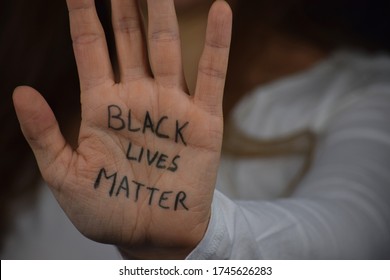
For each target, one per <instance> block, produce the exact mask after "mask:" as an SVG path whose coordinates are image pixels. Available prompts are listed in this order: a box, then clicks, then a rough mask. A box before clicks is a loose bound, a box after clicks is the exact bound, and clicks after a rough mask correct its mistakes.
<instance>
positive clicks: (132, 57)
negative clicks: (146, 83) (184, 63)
mask: <svg viewBox="0 0 390 280" xmlns="http://www.w3.org/2000/svg"><path fill="white" fill-rule="evenodd" d="M111 5H112V25H113V29H114V33H115V41H116V48H117V53H118V60H119V70H120V73H121V80H129V79H130V80H133V79H138V78H140V77H145V76H148V75H149V74H150V73H149V70H148V67H149V66H148V62H147V52H146V46H145V40H144V33H143V27H142V19H141V14H140V10H139V7H138V0H112V1H111Z"/></svg>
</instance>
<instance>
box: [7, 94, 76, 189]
mask: <svg viewBox="0 0 390 280" xmlns="http://www.w3.org/2000/svg"><path fill="white" fill-rule="evenodd" d="M13 100H14V106H15V110H16V113H17V116H18V119H19V123H20V126H21V129H22V132H23V134H24V136H25V138H26V140H27V142H28V143H29V144H30V146H31V148H32V150H33V152H34V155H35V158H36V160H37V162H38V165H39V168H40V170H41V173H42V175H43V177H44V178H45V180H46V181H47V182H48V183H49V184H50V185H52V186H59V185H61V182H62V181H63V180H64V178H65V175H66V170H68V168H67V167H68V163H69V162H70V159H71V157H72V148H71V147H70V146H69V145H68V144H67V143H66V141H65V139H64V137H63V136H62V134H61V132H60V129H59V127H58V123H57V121H56V119H55V117H54V114H53V112H52V110H51V109H50V107H49V105H48V104H47V103H46V101H45V100H44V99H43V97H42V96H41V95H40V94H39V93H38V92H37V91H35V90H34V89H32V88H30V87H18V88H16V89H15V91H14V94H13Z"/></svg>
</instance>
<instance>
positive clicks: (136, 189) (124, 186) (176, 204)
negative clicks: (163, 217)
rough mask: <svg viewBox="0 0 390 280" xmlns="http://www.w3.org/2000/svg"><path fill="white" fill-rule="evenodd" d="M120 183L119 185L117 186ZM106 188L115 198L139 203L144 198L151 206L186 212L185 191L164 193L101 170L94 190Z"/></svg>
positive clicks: (103, 169)
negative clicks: (123, 198)
mask: <svg viewBox="0 0 390 280" xmlns="http://www.w3.org/2000/svg"><path fill="white" fill-rule="evenodd" d="M117 182H119V184H117ZM99 188H106V189H108V195H109V196H110V197H113V194H114V193H115V197H120V196H122V197H125V198H126V199H129V201H133V202H137V201H138V200H139V198H140V197H141V196H142V197H144V198H145V199H147V201H148V205H149V206H158V207H160V208H161V209H165V210H169V209H171V210H173V211H178V210H182V209H184V210H186V211H188V210H189V209H188V207H187V204H186V200H187V194H186V193H185V192H184V191H178V192H174V191H162V190H161V189H160V188H158V187H156V186H145V185H144V184H142V183H140V182H137V181H134V180H133V181H131V182H130V181H129V179H128V177H127V176H123V177H122V178H119V175H118V173H117V172H115V173H112V174H109V173H108V172H107V170H106V169H105V168H101V169H100V171H99V173H98V175H97V177H96V180H95V182H94V189H99Z"/></svg>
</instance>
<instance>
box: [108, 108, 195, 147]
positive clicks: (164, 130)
mask: <svg viewBox="0 0 390 280" xmlns="http://www.w3.org/2000/svg"><path fill="white" fill-rule="evenodd" d="M107 112H108V123H107V125H108V128H110V129H113V130H116V131H121V130H124V129H127V130H128V131H129V132H133V133H135V132H141V133H143V134H145V133H148V132H150V133H152V134H154V135H156V136H157V137H158V138H163V139H173V140H174V141H175V142H176V143H179V142H181V143H183V144H184V145H185V146H187V142H186V140H185V137H184V131H185V129H186V128H187V126H188V124H189V122H184V123H181V122H180V121H179V120H174V121H172V120H171V119H170V118H169V117H168V116H162V117H159V118H158V119H157V120H153V119H152V117H151V114H150V112H149V111H146V112H145V115H144V116H143V118H141V119H138V122H139V123H140V124H139V126H135V124H134V123H135V121H134V120H135V118H134V116H133V114H132V111H131V110H128V112H127V117H124V113H123V110H122V108H121V107H119V106H118V105H109V106H108V107H107ZM169 129H170V132H171V133H169Z"/></svg>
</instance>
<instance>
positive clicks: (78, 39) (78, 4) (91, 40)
mask: <svg viewBox="0 0 390 280" xmlns="http://www.w3.org/2000/svg"><path fill="white" fill-rule="evenodd" d="M67 4H68V9H69V20H70V29H71V36H72V41H73V49H74V54H75V57H76V62H77V68H78V72H79V77H80V86H81V91H82V92H83V91H85V90H88V89H90V88H93V87H95V86H98V85H100V84H103V83H104V82H107V81H108V80H111V81H113V71H112V66H111V62H110V58H109V54H108V48H107V43H106V38H105V35H104V30H103V28H102V26H101V24H100V21H99V18H98V15H97V12H96V8H95V2H94V0H67Z"/></svg>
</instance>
